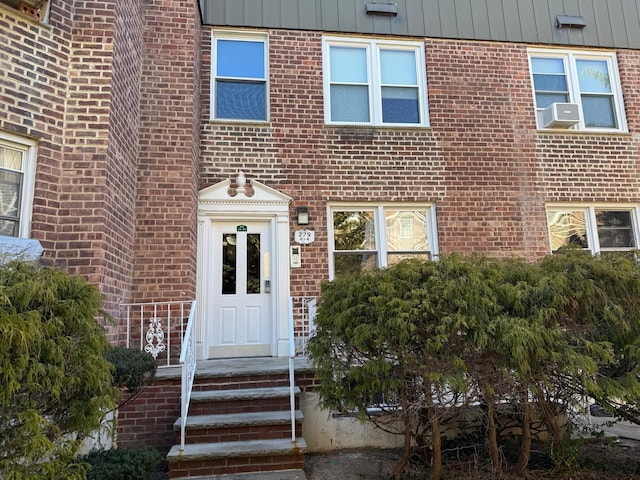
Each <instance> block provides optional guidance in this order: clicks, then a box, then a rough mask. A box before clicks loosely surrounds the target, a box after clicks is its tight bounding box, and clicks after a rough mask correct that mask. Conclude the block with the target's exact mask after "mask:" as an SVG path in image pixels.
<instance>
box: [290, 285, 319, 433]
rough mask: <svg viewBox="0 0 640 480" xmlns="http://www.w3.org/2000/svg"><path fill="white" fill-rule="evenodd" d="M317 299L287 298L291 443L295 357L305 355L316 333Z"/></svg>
mask: <svg viewBox="0 0 640 480" xmlns="http://www.w3.org/2000/svg"><path fill="white" fill-rule="evenodd" d="M316 304H317V299H316V298H315V297H289V397H290V403H291V441H292V442H295V441H296V394H295V378H294V375H295V368H294V359H295V358H296V356H306V355H307V343H308V341H309V338H311V337H312V336H313V334H314V333H315V331H316V328H315V323H314V321H313V320H314V318H315V316H316Z"/></svg>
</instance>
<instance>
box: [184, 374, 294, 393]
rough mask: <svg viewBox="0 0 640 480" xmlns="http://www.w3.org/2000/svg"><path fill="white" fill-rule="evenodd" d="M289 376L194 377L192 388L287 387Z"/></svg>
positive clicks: (201, 389) (196, 389)
mask: <svg viewBox="0 0 640 480" xmlns="http://www.w3.org/2000/svg"><path fill="white" fill-rule="evenodd" d="M288 386H289V377H288V376H283V375H265V376H263V377H262V376H234V377H221V378H196V379H195V382H194V385H193V390H195V391H203V390H234V389H243V388H269V387H288Z"/></svg>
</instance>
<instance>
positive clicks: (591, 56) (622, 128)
mask: <svg viewBox="0 0 640 480" xmlns="http://www.w3.org/2000/svg"><path fill="white" fill-rule="evenodd" d="M528 55H529V75H530V77H531V90H532V92H533V106H534V110H535V112H536V125H537V126H538V129H540V130H553V129H552V128H545V127H543V126H542V125H540V115H539V112H541V111H542V110H543V109H541V108H537V105H536V95H535V92H536V88H535V84H534V81H533V68H532V64H531V58H532V57H546V58H561V59H563V61H564V65H565V72H566V75H567V83H568V85H567V88H568V89H569V103H575V104H577V105H578V107H579V109H580V122H579V123H578V124H577V125H576V126H575V128H571V129H563V131H567V130H568V131H575V130H579V131H588V132H616V133H626V132H628V126H627V115H626V113H625V109H624V99H623V97H622V90H621V88H622V87H621V83H620V74H619V72H618V61H617V57H616V54H615V53H614V52H597V51H587V50H558V49H542V48H530V49H529V50H528ZM583 58H584V59H588V60H604V61H606V62H607V66H608V70H609V81H610V83H611V93H612V96H613V100H614V104H615V105H614V106H615V109H614V110H615V115H616V122H617V124H618V128H597V127H585V124H584V114H583V112H582V102H581V100H580V86H579V83H578V74H577V71H576V67H575V65H576V60H579V59H583Z"/></svg>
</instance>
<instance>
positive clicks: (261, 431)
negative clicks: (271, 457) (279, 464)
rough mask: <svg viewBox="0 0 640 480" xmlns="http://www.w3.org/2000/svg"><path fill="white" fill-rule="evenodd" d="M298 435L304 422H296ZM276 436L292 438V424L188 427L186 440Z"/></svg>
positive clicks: (263, 438) (272, 437)
mask: <svg viewBox="0 0 640 480" xmlns="http://www.w3.org/2000/svg"><path fill="white" fill-rule="evenodd" d="M296 437H302V424H300V423H298V424H296ZM276 438H291V424H288V425H255V426H251V427H229V428H194V429H188V430H187V435H186V439H185V442H186V443H187V444H193V443H218V442H242V441H246V440H269V439H276ZM177 443H180V432H177V434H176V444H177Z"/></svg>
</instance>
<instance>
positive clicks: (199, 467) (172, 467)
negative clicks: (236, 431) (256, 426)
mask: <svg viewBox="0 0 640 480" xmlns="http://www.w3.org/2000/svg"><path fill="white" fill-rule="evenodd" d="M306 448H307V445H306V443H305V441H304V439H303V438H298V439H296V442H295V443H294V442H291V439H290V438H287V439H272V440H251V441H245V442H222V443H196V444H190V445H185V448H184V451H180V447H179V446H178V445H174V446H173V447H172V448H171V450H170V451H169V453H168V454H167V461H168V462H169V478H171V479H175V478H180V477H190V476H198V475H200V476H204V475H225V474H239V473H246V472H273V471H279V470H301V469H302V468H303V467H304V452H305V450H306Z"/></svg>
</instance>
